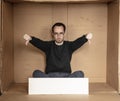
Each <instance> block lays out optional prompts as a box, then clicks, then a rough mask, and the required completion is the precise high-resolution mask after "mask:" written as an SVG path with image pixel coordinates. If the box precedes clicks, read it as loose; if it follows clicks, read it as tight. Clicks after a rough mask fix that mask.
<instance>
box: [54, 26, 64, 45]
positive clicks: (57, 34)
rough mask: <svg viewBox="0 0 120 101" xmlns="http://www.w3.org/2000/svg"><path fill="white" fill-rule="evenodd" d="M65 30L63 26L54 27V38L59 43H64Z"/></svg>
mask: <svg viewBox="0 0 120 101" xmlns="http://www.w3.org/2000/svg"><path fill="white" fill-rule="evenodd" d="M64 33H65V32H64V28H63V26H55V27H54V32H53V33H52V34H53V37H54V39H55V41H56V42H57V43H61V42H63V41H64Z"/></svg>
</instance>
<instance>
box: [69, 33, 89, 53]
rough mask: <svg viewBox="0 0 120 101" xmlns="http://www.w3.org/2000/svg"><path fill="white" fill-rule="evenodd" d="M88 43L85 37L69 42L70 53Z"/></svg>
mask: <svg viewBox="0 0 120 101" xmlns="http://www.w3.org/2000/svg"><path fill="white" fill-rule="evenodd" d="M87 41H88V39H87V38H86V35H83V36H82V37H80V38H78V39H76V40H74V41H71V42H70V43H69V47H70V50H71V52H74V51H75V50H77V49H78V48H80V47H81V46H82V45H83V44H85V43H86V42H87Z"/></svg>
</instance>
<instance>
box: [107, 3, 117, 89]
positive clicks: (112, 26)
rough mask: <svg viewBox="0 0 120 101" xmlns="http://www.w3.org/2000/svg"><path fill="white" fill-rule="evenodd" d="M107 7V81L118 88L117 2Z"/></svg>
mask: <svg viewBox="0 0 120 101" xmlns="http://www.w3.org/2000/svg"><path fill="white" fill-rule="evenodd" d="M108 7H109V10H108V41H107V83H108V84H110V85H111V86H113V87H114V88H116V90H118V39H119V37H118V36H119V32H118V31H119V27H118V26H119V9H118V8H119V4H118V3H117V2H115V3H111V4H109V5H108Z"/></svg>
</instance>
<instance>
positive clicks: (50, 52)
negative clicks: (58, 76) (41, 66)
mask: <svg viewBox="0 0 120 101" xmlns="http://www.w3.org/2000/svg"><path fill="white" fill-rule="evenodd" d="M86 42H87V39H86V37H85V35H83V36H82V37H80V38H78V39H76V40H74V41H64V43H63V45H60V46H59V45H56V44H55V41H43V40H40V39H38V38H35V37H32V40H31V41H30V43H31V44H32V45H34V46H35V47H37V48H39V49H40V50H42V51H43V52H45V54H46V69H45V73H51V72H67V73H71V66H70V61H71V57H72V53H73V52H74V51H75V50H76V49H78V48H80V47H81V46H82V45H83V44H84V43H86Z"/></svg>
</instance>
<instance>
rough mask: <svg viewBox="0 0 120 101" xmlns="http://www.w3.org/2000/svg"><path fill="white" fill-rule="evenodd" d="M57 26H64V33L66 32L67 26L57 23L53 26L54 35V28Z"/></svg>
mask: <svg viewBox="0 0 120 101" xmlns="http://www.w3.org/2000/svg"><path fill="white" fill-rule="evenodd" d="M55 26H62V27H63V29H64V32H65V31H66V26H65V24H63V23H61V22H57V23H55V24H54V25H53V26H52V33H54V28H55Z"/></svg>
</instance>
